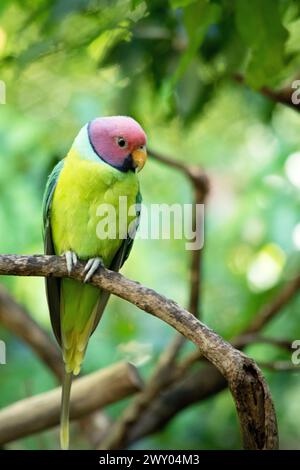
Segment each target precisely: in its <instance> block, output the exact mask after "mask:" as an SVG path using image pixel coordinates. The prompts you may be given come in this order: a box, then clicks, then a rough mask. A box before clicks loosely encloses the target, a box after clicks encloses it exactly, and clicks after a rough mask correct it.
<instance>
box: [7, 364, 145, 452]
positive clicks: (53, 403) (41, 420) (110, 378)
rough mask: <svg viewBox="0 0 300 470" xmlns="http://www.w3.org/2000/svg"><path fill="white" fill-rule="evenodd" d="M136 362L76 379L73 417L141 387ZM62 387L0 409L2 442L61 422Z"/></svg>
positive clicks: (71, 411) (86, 412)
mask: <svg viewBox="0 0 300 470" xmlns="http://www.w3.org/2000/svg"><path fill="white" fill-rule="evenodd" d="M141 387H142V381H141V379H140V377H139V375H138V372H137V370H136V368H135V367H134V366H133V365H132V364H128V363H123V362H122V363H119V364H115V365H113V366H111V367H108V368H106V369H103V370H101V371H98V372H94V373H93V374H89V375H87V376H86V377H82V378H79V379H77V380H75V382H74V384H73V387H72V394H71V408H70V418H71V419H76V418H81V417H82V416H84V415H86V414H88V413H91V412H92V411H94V410H98V409H99V408H102V407H104V406H106V405H109V404H111V403H114V402H116V401H119V400H121V399H122V398H125V397H127V396H129V395H131V394H132V393H135V392H136V391H138V390H140V389H141ZM60 404H61V388H60V387H58V388H56V389H54V390H51V391H50V392H46V393H42V394H40V395H37V396H34V397H30V398H26V399H24V400H21V401H18V402H16V403H14V404H13V405H10V406H8V407H6V408H4V409H2V410H1V411H0V444H5V443H7V442H10V441H13V440H15V439H19V438H20V437H24V436H28V435H30V434H33V433H36V432H39V431H43V430H44V429H48V428H50V427H52V426H55V425H57V424H58V423H59V418H60Z"/></svg>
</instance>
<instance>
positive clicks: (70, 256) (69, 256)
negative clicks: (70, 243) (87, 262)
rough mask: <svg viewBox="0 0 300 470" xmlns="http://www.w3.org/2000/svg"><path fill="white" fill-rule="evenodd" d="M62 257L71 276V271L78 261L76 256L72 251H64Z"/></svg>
mask: <svg viewBox="0 0 300 470" xmlns="http://www.w3.org/2000/svg"><path fill="white" fill-rule="evenodd" d="M64 256H65V258H66V263H67V270H68V273H69V274H71V271H72V269H73V268H74V267H75V266H76V264H77V261H78V259H77V255H76V253H75V252H74V251H66V252H65V253H64Z"/></svg>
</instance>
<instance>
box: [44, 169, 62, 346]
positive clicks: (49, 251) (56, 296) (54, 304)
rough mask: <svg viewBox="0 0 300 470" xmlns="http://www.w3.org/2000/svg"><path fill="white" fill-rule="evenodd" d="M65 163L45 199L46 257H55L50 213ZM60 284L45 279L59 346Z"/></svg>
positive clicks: (53, 176) (56, 171)
mask: <svg viewBox="0 0 300 470" xmlns="http://www.w3.org/2000/svg"><path fill="white" fill-rule="evenodd" d="M63 165H64V161H63V160H62V161H60V162H59V163H58V164H57V165H56V166H55V167H54V169H53V171H52V173H51V174H50V176H49V178H48V181H47V184H46V189H45V193H44V198H43V236H44V252H45V254H46V255H55V250H54V245H53V239H52V232H51V224H50V211H51V204H52V199H53V194H54V191H55V188H56V184H57V180H58V178H59V175H60V172H61V170H62V168H63ZM60 283H61V280H60V279H58V278H55V277H46V278H45V287H46V296H47V302H48V307H49V313H50V320H51V325H52V329H53V332H54V334H55V337H56V339H57V341H58V343H59V344H61V332H60Z"/></svg>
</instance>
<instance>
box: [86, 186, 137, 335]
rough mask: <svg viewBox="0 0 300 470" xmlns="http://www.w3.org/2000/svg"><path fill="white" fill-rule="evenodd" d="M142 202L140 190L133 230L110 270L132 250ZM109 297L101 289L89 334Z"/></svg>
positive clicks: (114, 269) (120, 263) (118, 264)
mask: <svg viewBox="0 0 300 470" xmlns="http://www.w3.org/2000/svg"><path fill="white" fill-rule="evenodd" d="M141 203H142V195H141V193H140V191H139V192H138V194H137V196H136V219H135V224H134V230H133V233H132V234H128V236H127V238H125V240H124V241H123V243H122V245H121V246H120V248H119V250H118V251H117V253H116V255H115V257H114V259H113V260H112V263H111V265H110V266H109V269H110V270H111V271H116V272H118V271H119V270H120V269H121V267H122V266H123V264H124V263H125V261H126V260H127V258H128V256H129V255H130V252H131V250H132V246H133V242H134V237H135V234H136V231H137V229H138V227H139V224H140V217H141V210H140V206H141ZM109 297H110V292H108V291H101V297H100V300H99V302H98V305H97V313H96V316H95V321H94V326H93V329H92V332H91V334H93V332H94V331H95V329H96V327H97V325H98V323H99V321H100V319H101V317H102V315H103V312H104V309H105V307H106V304H107V302H108V299H109Z"/></svg>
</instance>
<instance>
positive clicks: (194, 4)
mask: <svg viewBox="0 0 300 470" xmlns="http://www.w3.org/2000/svg"><path fill="white" fill-rule="evenodd" d="M299 60H300V9H299V3H298V2H296V1H291V0H290V1H289V0H263V1H259V0H254V1H252V2H248V1H246V0H235V1H228V0H216V1H206V0H170V1H167V0H166V1H161V0H149V1H145V0H144V1H141V0H132V1H130V0H118V1H116V0H112V1H108V0H107V1H105V0H73V1H71V0H64V1H63V0H53V1H50V0H35V1H29V0H24V1H21V0H12V1H10V0H1V3H0V79H1V80H3V81H4V82H5V84H6V104H2V105H0V252H1V253H20V254H21V253H22V254H26V253H28V254H29V253H41V252H42V250H43V246H42V230H41V203H42V195H43V190H44V186H45V182H46V179H47V175H48V174H49V173H50V171H51V169H52V168H53V166H54V165H55V164H56V163H57V162H58V161H59V160H60V159H61V158H62V157H64V156H65V155H66V152H67V151H68V149H69V147H70V145H71V143H72V140H73V139H74V137H75V135H76V134H77V132H78V130H79V128H80V127H81V126H82V125H83V124H85V123H86V122H87V121H88V120H90V119H91V118H93V117H95V116H101V115H113V114H129V115H131V116H133V117H135V118H136V119H137V120H138V121H139V122H140V123H141V124H142V125H143V127H144V128H145V129H146V131H147V134H148V139H149V146H151V148H152V149H154V150H156V151H157V152H162V153H165V154H168V155H170V156H172V157H173V158H174V159H178V160H182V161H185V162H186V163H191V164H192V163H193V164H197V165H200V166H201V167H203V168H204V169H205V171H206V173H207V174H208V177H209V179H210V184H211V191H210V196H209V199H208V201H207V205H206V239H205V245H204V252H203V258H204V260H203V263H204V265H203V295H202V299H201V303H202V304H201V305H202V307H201V308H202V312H203V316H202V319H203V321H204V322H205V323H206V324H208V325H209V326H210V327H212V328H214V329H215V330H216V331H217V332H218V333H219V334H221V335H222V336H223V337H225V338H227V339H229V338H231V337H232V336H234V335H236V334H238V333H239V332H240V331H242V330H243V329H244V328H245V327H246V326H247V324H249V322H250V321H251V319H252V318H253V317H254V316H255V314H256V312H257V311H258V309H259V307H260V306H261V305H263V304H265V303H266V302H268V301H269V299H271V298H272V297H273V295H274V293H276V291H277V290H279V289H280V287H281V285H282V284H284V283H285V282H287V281H288V280H289V279H291V278H292V277H293V276H294V275H295V274H296V273H297V271H299V266H300V256H299V250H300V212H299V209H300V193H299V190H300V153H299V152H300V114H298V112H297V110H295V109H292V108H290V107H288V106H284V105H281V104H276V103H274V102H273V101H272V100H269V99H268V98H267V97H265V96H263V95H262V93H261V92H260V90H261V88H262V87H268V89H272V90H275V89H279V88H282V87H284V86H285V85H286V84H288V83H290V82H291V81H292V79H293V78H295V77H296V76H297V73H298V72H299V69H300V63H299ZM236 74H240V75H241V76H242V77H243V80H244V84H241V83H239V82H238V81H237V80H236ZM140 175H141V187H142V193H143V199H144V203H145V204H146V205H149V204H150V203H161V202H167V203H177V202H180V203H185V202H190V201H191V200H192V191H191V187H190V185H189V183H188V181H187V180H186V179H185V178H184V176H183V175H181V174H180V173H178V171H176V170H174V169H170V168H168V167H166V166H164V165H162V164H161V163H159V162H157V161H154V160H151V159H149V161H148V163H147V166H146V167H145V169H144V171H143V172H142V173H141V174H140ZM189 258H190V253H189V252H187V251H186V250H185V249H184V241H183V240H182V241H181V240H152V241H151V240H137V241H136V243H135V246H134V249H133V252H132V255H131V257H130V259H129V260H128V262H127V263H126V266H125V267H124V269H123V273H124V274H125V275H126V276H128V277H129V278H134V279H137V280H139V281H140V282H141V283H142V284H144V285H146V286H149V287H152V288H154V289H156V290H157V291H158V292H161V293H163V294H165V295H166V296H168V297H171V298H173V299H174V300H176V301H177V302H179V303H180V304H182V305H186V303H187V301H188V283H189V278H188V266H189V265H188V263H189ZM1 283H3V284H4V285H5V286H6V287H7V288H8V290H9V292H10V293H11V294H12V295H13V296H14V297H15V298H16V299H17V300H18V301H19V302H20V303H21V304H23V305H25V306H26V307H27V308H28V310H29V311H30V312H31V314H32V316H33V317H34V319H35V320H36V321H37V322H39V323H40V324H41V325H42V326H43V327H44V328H45V329H47V330H48V331H49V334H52V333H50V323H49V318H48V312H47V306H46V300H45V293H44V285H43V280H42V279H38V278H36V279H35V278H25V277H23V278H22V277H20V278H17V277H12V278H2V279H1ZM299 307H300V299H299V298H298V299H297V298H295V299H294V300H293V301H292V302H290V303H289V304H288V305H287V306H286V307H285V308H284V309H283V310H282V312H281V313H280V314H279V315H277V316H276V318H275V319H274V320H273V321H272V322H271V323H270V325H268V326H267V328H266V329H265V331H264V334H265V335H269V336H272V337H278V338H284V339H287V340H290V341H293V340H294V339H298V338H300V311H299V310H300V309H299ZM172 335H173V332H172V331H171V328H169V327H167V326H166V325H164V324H162V322H161V321H159V320H158V319H155V318H152V317H149V316H147V315H146V314H144V313H143V312H141V311H139V310H138V309H136V308H135V307H133V306H132V305H130V304H127V303H125V302H123V301H121V300H120V299H117V298H111V300H110V302H109V306H108V308H107V311H106V313H105V316H104V318H103V321H102V322H101V325H100V327H99V328H98V329H97V330H96V332H95V334H94V335H93V337H92V339H91V341H90V345H89V348H88V352H87V355H86V360H85V363H84V367H83V372H84V373H89V372H91V371H94V370H97V369H99V368H102V367H105V366H106V365H108V364H111V363H114V362H116V361H118V360H121V359H124V358H125V359H128V360H130V361H132V362H133V363H134V364H136V365H137V366H138V367H139V369H140V371H141V373H142V375H143V376H144V377H145V378H146V377H147V376H148V375H149V373H150V371H151V370H152V369H153V367H154V366H155V364H156V362H157V358H158V357H159V355H160V353H161V352H162V351H163V350H164V348H165V347H166V345H167V344H168V342H169V339H170V338H171V337H172ZM0 338H1V339H2V340H4V341H5V342H6V344H7V364H6V365H1V366H0V406H1V407H4V406H6V405H8V404H10V403H13V402H15V401H17V400H19V399H21V398H24V397H27V396H31V395H33V394H37V393H39V392H42V391H45V390H49V389H51V388H53V387H54V386H55V385H56V382H55V379H54V377H53V375H52V374H51V372H49V370H48V369H47V368H46V367H45V366H44V365H43V364H42V363H41V362H40V361H39V359H38V358H37V357H36V356H35V355H34V354H33V353H32V352H31V350H30V349H29V348H28V347H27V346H26V345H25V344H23V343H22V342H20V341H19V340H18V338H16V337H15V336H13V335H12V334H10V333H9V331H7V330H6V329H4V328H2V327H1V325H0ZM188 349H192V348H191V347H190V346H187V347H186V349H185V352H186V351H187V350H188ZM246 351H247V353H248V354H250V355H251V356H252V357H254V358H255V359H256V360H257V361H258V362H260V361H261V362H272V361H275V360H276V361H278V360H290V357H291V355H290V353H289V352H284V351H282V350H281V349H279V348H276V347H274V346H271V345H255V346H251V347H248V348H247V349H246ZM264 373H265V375H266V378H267V381H268V383H269V386H270V388H271V392H272V395H273V398H274V401H275V406H276V411H277V416H278V422H279V432H280V443H281V448H298V449H300V401H299V394H300V374H299V373H297V372H291V371H289V372H278V371H276V372H271V371H269V370H267V369H264ZM126 403H127V402H126V401H123V402H120V403H118V404H116V405H114V406H111V407H109V409H108V410H107V412H108V413H109V414H110V415H111V416H112V417H116V416H118V415H119V413H120V411H121V410H122V409H123V408H124V406H125V405H126ZM73 439H74V441H73V445H74V446H75V447H77V448H84V447H86V446H87V444H86V442H85V440H84V437H83V436H82V435H81V434H80V433H79V432H78V430H76V429H73ZM240 446H241V443H240V435H239V429H238V424H237V418H236V412H235V409H234V405H233V402H232V399H231V396H230V394H229V392H228V391H223V392H221V393H220V394H219V395H216V396H214V397H213V398H211V399H209V400H207V401H204V402H202V403H199V404H196V405H193V406H192V407H190V408H188V409H186V410H184V411H183V412H182V413H180V414H178V415H177V416H176V418H175V419H173V420H172V422H171V423H169V425H168V426H167V427H166V428H165V429H164V430H162V431H161V432H159V433H156V434H155V435H153V436H150V437H147V438H145V439H143V440H142V441H140V442H138V443H136V444H135V445H134V446H133V447H134V448H160V449H164V448H177V449H235V448H239V447H240ZM7 447H8V448H11V449H40V448H43V449H51V448H57V447H58V431H57V429H54V430H51V431H47V432H44V433H42V434H39V435H35V436H31V437H28V438H26V439H22V440H19V441H16V442H14V443H11V444H9V445H8V446H7Z"/></svg>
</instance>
